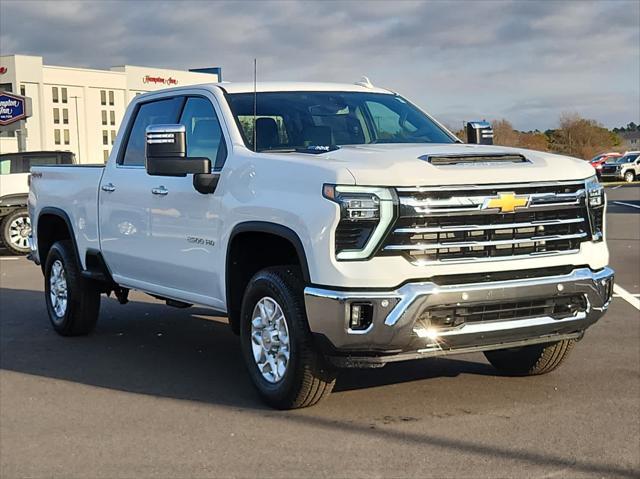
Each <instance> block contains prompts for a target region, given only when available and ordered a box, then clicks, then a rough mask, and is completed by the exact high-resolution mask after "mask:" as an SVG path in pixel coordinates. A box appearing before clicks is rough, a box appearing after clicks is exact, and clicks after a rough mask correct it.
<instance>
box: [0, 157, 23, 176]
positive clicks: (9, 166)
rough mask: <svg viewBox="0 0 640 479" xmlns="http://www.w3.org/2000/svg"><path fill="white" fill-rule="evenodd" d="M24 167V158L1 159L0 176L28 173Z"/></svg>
mask: <svg viewBox="0 0 640 479" xmlns="http://www.w3.org/2000/svg"><path fill="white" fill-rule="evenodd" d="M28 172H29V170H26V171H25V169H24V168H23V167H22V158H20V157H15V156H14V157H8V158H2V159H0V174H1V175H15V174H16V173H28Z"/></svg>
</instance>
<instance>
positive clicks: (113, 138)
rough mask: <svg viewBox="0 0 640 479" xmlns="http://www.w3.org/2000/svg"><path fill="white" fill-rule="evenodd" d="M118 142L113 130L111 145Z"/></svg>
mask: <svg viewBox="0 0 640 479" xmlns="http://www.w3.org/2000/svg"><path fill="white" fill-rule="evenodd" d="M115 142H116V130H111V144H112V145H113V144H114V143H115Z"/></svg>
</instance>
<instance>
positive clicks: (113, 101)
mask: <svg viewBox="0 0 640 479" xmlns="http://www.w3.org/2000/svg"><path fill="white" fill-rule="evenodd" d="M109 105H112V106H113V105H115V98H114V95H113V91H109Z"/></svg>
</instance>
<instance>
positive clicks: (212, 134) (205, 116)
mask: <svg viewBox="0 0 640 479" xmlns="http://www.w3.org/2000/svg"><path fill="white" fill-rule="evenodd" d="M180 123H181V124H182V125H184V126H185V127H186V129H187V156H188V157H190V158H209V159H210V160H211V165H212V166H213V167H214V169H220V168H222V166H223V165H224V160H225V159H226V156H227V149H226V146H225V143H224V138H223V136H222V129H221V128H220V122H219V121H218V117H217V115H216V112H215V110H214V108H213V105H212V104H211V102H210V101H209V100H207V99H206V98H200V97H191V98H188V99H187V104H186V105H185V107H184V110H183V112H182V118H180Z"/></svg>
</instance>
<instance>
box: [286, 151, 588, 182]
mask: <svg viewBox="0 0 640 479" xmlns="http://www.w3.org/2000/svg"><path fill="white" fill-rule="evenodd" d="M488 154H520V155H522V156H524V157H525V158H526V160H527V161H526V162H523V163H511V162H508V163H507V162H505V163H486V162H481V163H471V164H470V163H458V164H449V165H447V164H439V165H435V164H431V163H430V162H428V161H426V160H425V159H420V157H425V156H437V155H447V156H450V155H488ZM296 156H297V155H296ZM301 156H307V157H309V156H313V157H314V158H316V159H317V160H324V161H326V162H327V163H333V162H335V166H336V167H338V166H340V167H343V168H346V169H348V170H349V171H350V172H351V174H352V175H353V176H354V178H355V180H356V184H357V185H370V186H373V185H375V186H440V185H468V184H492V183H524V182H533V181H562V180H583V179H586V178H589V177H592V176H593V175H594V171H593V167H591V165H589V163H588V162H586V161H583V160H579V159H576V158H570V157H566V156H560V155H555V154H552V153H545V152H540V151H533V150H525V149H520V148H508V147H502V146H495V145H493V146H486V145H466V144H457V143H455V144H379V145H353V146H342V147H340V148H339V149H338V150H335V151H331V152H327V153H323V154H319V155H301Z"/></svg>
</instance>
